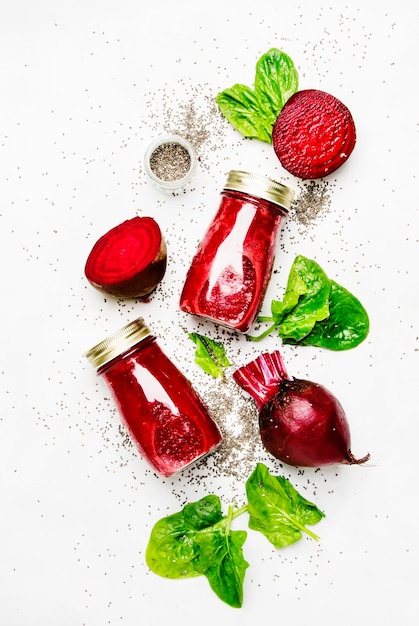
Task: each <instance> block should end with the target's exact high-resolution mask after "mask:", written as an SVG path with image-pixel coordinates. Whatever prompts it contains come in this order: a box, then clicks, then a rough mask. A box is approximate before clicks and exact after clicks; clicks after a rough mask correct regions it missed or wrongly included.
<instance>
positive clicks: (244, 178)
mask: <svg viewBox="0 0 419 626" xmlns="http://www.w3.org/2000/svg"><path fill="white" fill-rule="evenodd" d="M224 189H230V190H232V191H244V193H249V194H251V195H252V196H257V197H258V198H262V199H264V200H268V201H270V202H274V203H275V204H279V205H280V206H281V207H282V208H283V209H284V210H285V211H287V212H288V211H289V209H290V207H291V203H292V201H293V198H294V191H293V190H292V189H290V187H286V186H285V185H283V184H282V183H278V182H277V181H276V180H273V179H272V178H267V177H266V176H260V175H259V174H251V173H250V172H242V171H240V170H232V171H231V172H230V173H229V175H228V177H227V182H226V184H225V185H224Z"/></svg>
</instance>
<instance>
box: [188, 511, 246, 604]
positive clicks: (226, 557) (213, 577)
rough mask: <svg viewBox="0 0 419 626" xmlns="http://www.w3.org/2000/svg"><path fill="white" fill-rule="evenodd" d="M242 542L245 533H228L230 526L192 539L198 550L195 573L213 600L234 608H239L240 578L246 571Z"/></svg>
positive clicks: (242, 581)
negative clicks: (203, 578)
mask: <svg viewBox="0 0 419 626" xmlns="http://www.w3.org/2000/svg"><path fill="white" fill-rule="evenodd" d="M230 510H231V511H232V507H230ZM229 515H231V513H229ZM246 538H247V533H246V531H243V530H234V531H232V530H230V523H228V524H227V525H226V526H225V527H223V528H222V529H220V532H216V533H214V532H212V533H201V534H200V535H198V536H197V538H196V545H197V547H198V548H199V553H198V557H197V560H196V563H195V567H196V569H197V571H198V572H201V573H202V574H204V575H205V576H206V577H207V579H208V582H209V584H210V586H211V589H212V590H213V591H214V592H215V593H216V594H217V596H218V597H219V598H220V599H221V600H223V601H224V602H226V603H227V604H229V605H230V606H232V607H234V608H240V607H241V606H242V604H243V583H244V576H245V572H246V569H247V568H248V567H249V563H248V562H247V561H246V560H245V559H244V556H243V545H244V543H245V541H246Z"/></svg>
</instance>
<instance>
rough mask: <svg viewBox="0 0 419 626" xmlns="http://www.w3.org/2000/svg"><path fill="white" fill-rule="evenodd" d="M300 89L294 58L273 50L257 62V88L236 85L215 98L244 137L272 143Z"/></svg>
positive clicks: (224, 113)
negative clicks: (286, 108) (285, 110)
mask: <svg viewBox="0 0 419 626" xmlns="http://www.w3.org/2000/svg"><path fill="white" fill-rule="evenodd" d="M297 90H298V73H297V70H296V68H295V66H294V63H293V61H292V59H291V58H290V57H289V56H288V55H287V54H286V53H285V52H282V50H278V48H271V49H270V50H268V51H267V52H266V53H265V54H263V55H262V56H261V57H260V59H259V60H258V61H257V63H256V74H255V80H254V89H251V88H250V87H248V86H247V85H242V84H240V83H236V84H235V85H233V86H232V87H230V88H228V89H224V91H221V92H220V93H219V94H218V95H217V96H216V102H217V104H218V107H219V109H220V111H221V113H222V114H223V115H224V117H225V118H226V119H227V121H228V122H230V124H231V125H232V126H234V128H235V129H236V130H238V131H239V132H240V133H241V134H242V135H244V137H248V138H254V139H260V140H261V141H265V142H266V143H272V128H273V125H274V124H275V122H276V119H277V117H278V115H279V113H280V112H281V110H282V108H283V106H284V104H285V103H286V102H287V100H289V98H290V97H291V96H292V95H293V94H294V93H295V92H296V91H297Z"/></svg>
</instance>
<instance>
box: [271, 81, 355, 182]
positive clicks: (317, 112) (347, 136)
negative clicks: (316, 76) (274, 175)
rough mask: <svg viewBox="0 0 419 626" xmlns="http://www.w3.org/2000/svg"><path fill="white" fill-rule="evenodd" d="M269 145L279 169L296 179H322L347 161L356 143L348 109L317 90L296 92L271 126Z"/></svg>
mask: <svg viewBox="0 0 419 626" xmlns="http://www.w3.org/2000/svg"><path fill="white" fill-rule="evenodd" d="M272 143H273V147H274V151H275V154H276V155H277V157H278V159H279V160H280V162H281V165H282V166H283V167H284V168H285V169H286V170H287V171H288V172H290V173H291V174H293V175H294V176H298V177H299V178H303V179H307V178H321V177H322V176H327V175H328V174H331V173H332V172H334V171H335V170H337V169H338V167H340V166H341V165H343V163H344V162H345V161H346V160H347V159H348V157H349V156H350V154H351V152H352V150H353V149H354V147H355V143H356V129H355V123H354V120H353V118H352V115H351V112H350V111H349V109H348V108H347V107H346V106H345V105H344V104H343V103H342V102H341V101H340V100H338V99H337V98H335V96H332V95H331V94H329V93H326V92H324V91H319V90H318V89H305V90H302V91H297V93H295V94H294V95H293V96H291V98H290V99H289V100H288V101H287V102H286V104H285V106H284V107H283V109H282V110H281V112H280V114H279V115H278V118H277V120H276V122H275V124H274V127H273V131H272Z"/></svg>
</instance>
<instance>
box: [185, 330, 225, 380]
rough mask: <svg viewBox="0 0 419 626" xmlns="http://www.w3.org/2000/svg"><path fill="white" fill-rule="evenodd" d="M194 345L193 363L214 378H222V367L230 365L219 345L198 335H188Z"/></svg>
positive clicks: (223, 349) (222, 347) (221, 346)
mask: <svg viewBox="0 0 419 626" xmlns="http://www.w3.org/2000/svg"><path fill="white" fill-rule="evenodd" d="M189 337H190V339H192V341H193V342H194V343H195V345H196V350H195V363H196V364H197V365H199V366H200V367H202V369H203V370H204V371H205V372H206V373H207V374H210V375H211V376H213V377H214V378H218V377H219V376H220V377H221V378H224V370H223V368H224V367H228V366H229V365H231V363H230V361H229V360H228V357H227V355H226V352H225V348H224V346H223V345H222V344H221V343H218V342H217V341H213V340H212V339H209V337H205V336H204V335H199V334H198V333H189Z"/></svg>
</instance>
